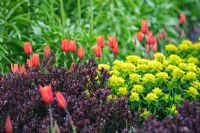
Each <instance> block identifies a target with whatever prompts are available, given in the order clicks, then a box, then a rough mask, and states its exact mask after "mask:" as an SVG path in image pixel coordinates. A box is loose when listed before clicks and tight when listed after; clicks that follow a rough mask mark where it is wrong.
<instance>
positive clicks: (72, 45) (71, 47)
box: [69, 40, 76, 53]
mask: <svg viewBox="0 0 200 133" xmlns="http://www.w3.org/2000/svg"><path fill="white" fill-rule="evenodd" d="M69 50H70V51H71V52H72V53H74V52H76V41H75V40H72V41H70V47H69Z"/></svg>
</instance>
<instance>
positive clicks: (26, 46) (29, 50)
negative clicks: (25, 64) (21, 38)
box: [24, 42, 32, 55]
mask: <svg viewBox="0 0 200 133" xmlns="http://www.w3.org/2000/svg"><path fill="white" fill-rule="evenodd" d="M24 53H25V54H27V55H30V54H32V46H31V43H30V42H25V43H24Z"/></svg>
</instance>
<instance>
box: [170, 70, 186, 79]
mask: <svg viewBox="0 0 200 133" xmlns="http://www.w3.org/2000/svg"><path fill="white" fill-rule="evenodd" d="M183 75H184V71H182V70H181V69H179V68H175V69H174V70H173V72H172V76H173V78H174V79H180V78H181V77H182V76H183Z"/></svg>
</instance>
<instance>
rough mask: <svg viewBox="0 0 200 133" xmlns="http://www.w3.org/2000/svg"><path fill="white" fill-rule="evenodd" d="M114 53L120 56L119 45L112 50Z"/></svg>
mask: <svg viewBox="0 0 200 133" xmlns="http://www.w3.org/2000/svg"><path fill="white" fill-rule="evenodd" d="M112 52H113V53H114V54H118V53H119V47H118V45H116V46H115V47H114V48H113V49H112Z"/></svg>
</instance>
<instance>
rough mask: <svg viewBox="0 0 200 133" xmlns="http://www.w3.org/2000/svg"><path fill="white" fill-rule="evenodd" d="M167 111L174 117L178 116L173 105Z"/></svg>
mask: <svg viewBox="0 0 200 133" xmlns="http://www.w3.org/2000/svg"><path fill="white" fill-rule="evenodd" d="M168 110H169V112H170V113H171V114H175V115H177V114H178V111H177V109H176V106H175V105H172V107H171V108H168Z"/></svg>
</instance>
